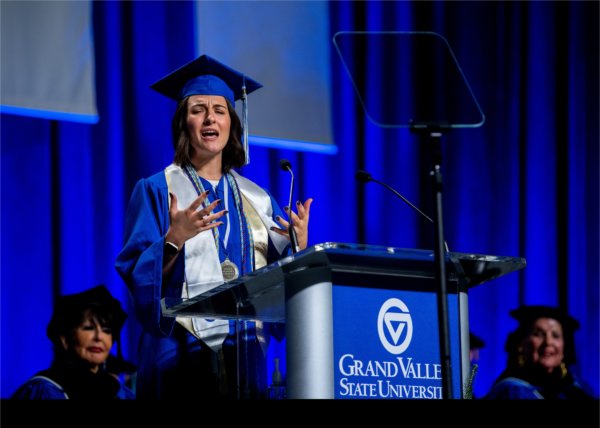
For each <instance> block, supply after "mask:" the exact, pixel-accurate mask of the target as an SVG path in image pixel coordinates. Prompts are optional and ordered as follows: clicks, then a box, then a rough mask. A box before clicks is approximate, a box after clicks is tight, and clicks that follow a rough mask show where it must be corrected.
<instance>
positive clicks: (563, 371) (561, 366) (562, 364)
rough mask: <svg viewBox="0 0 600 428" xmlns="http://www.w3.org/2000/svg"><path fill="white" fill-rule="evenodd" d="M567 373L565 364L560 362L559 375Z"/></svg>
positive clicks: (563, 375)
mask: <svg viewBox="0 0 600 428" xmlns="http://www.w3.org/2000/svg"><path fill="white" fill-rule="evenodd" d="M566 375H567V365H566V364H565V363H564V362H562V363H560V377H565V376H566Z"/></svg>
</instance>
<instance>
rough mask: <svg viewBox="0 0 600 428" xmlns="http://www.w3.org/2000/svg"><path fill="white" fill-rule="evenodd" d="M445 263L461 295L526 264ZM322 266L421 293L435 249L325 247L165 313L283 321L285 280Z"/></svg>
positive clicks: (451, 259)
mask: <svg viewBox="0 0 600 428" xmlns="http://www.w3.org/2000/svg"><path fill="white" fill-rule="evenodd" d="M446 263H447V275H448V280H449V283H450V287H454V288H455V290H456V287H460V288H461V289H464V290H465V291H466V290H467V289H468V288H471V287H474V286H476V285H479V284H482V283H484V282H487V281H491V280H493V279H495V278H498V277H501V276H503V275H506V274H508V273H510V272H513V271H517V270H519V269H522V268H524V267H525V264H526V262H525V259H523V258H521V257H507V256H493V255H483V254H468V253H457V252H450V253H447V254H446ZM323 267H326V268H328V269H330V270H331V271H332V273H333V274H334V276H335V278H334V280H336V279H337V281H335V282H336V283H343V282H347V281H346V278H348V277H352V278H353V279H352V280H351V282H353V283H355V282H356V280H355V279H354V277H355V276H358V277H359V278H360V277H365V276H376V277H379V278H380V279H381V282H380V283H379V285H380V286H382V287H384V288H395V287H398V288H401V287H402V286H403V283H404V282H410V284H411V285H410V286H411V288H414V287H419V285H418V284H421V286H422V288H423V289H432V286H433V285H434V281H433V280H434V279H435V276H434V272H435V269H434V252H433V250H420V249H407V248H395V247H384V246H375V245H360V244H347V243H335V242H326V243H322V244H318V245H314V246H312V247H309V248H307V249H305V250H304V251H301V252H299V253H296V254H295V255H292V256H288V257H285V258H283V259H281V260H279V261H277V262H275V263H272V264H270V265H268V266H265V267H264V268H262V269H258V270H256V271H254V272H252V273H250V274H248V275H246V276H243V277H241V278H238V279H237V280H234V281H230V282H226V283H223V284H222V285H220V286H217V287H215V288H213V289H212V290H209V291H208V292H206V293H204V294H202V295H199V296H196V297H193V298H190V299H182V298H164V299H163V300H162V310H163V314H164V315H165V316H171V317H176V316H184V317H185V316H203V317H210V318H215V319H242V320H243V319H245V320H261V321H267V322H285V293H284V282H285V278H286V275H289V274H293V273H294V272H298V271H300V270H303V269H307V268H310V269H317V268H323ZM432 291H434V290H432ZM449 291H450V292H451V290H449ZM454 292H456V291H454Z"/></svg>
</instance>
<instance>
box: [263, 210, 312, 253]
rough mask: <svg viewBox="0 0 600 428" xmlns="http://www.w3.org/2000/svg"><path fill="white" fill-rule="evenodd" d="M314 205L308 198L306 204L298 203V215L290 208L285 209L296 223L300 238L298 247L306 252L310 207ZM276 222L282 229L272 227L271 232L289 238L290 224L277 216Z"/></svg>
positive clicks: (295, 227) (295, 228)
mask: <svg viewBox="0 0 600 428" xmlns="http://www.w3.org/2000/svg"><path fill="white" fill-rule="evenodd" d="M312 203H313V199H312V198H308V199H307V200H306V201H305V202H304V204H302V203H301V202H300V201H297V202H296V209H297V210H298V213H297V214H296V213H295V212H294V211H290V207H285V208H284V210H285V212H286V213H287V214H288V216H291V219H292V222H293V223H294V230H295V231H296V236H297V237H298V247H300V249H301V250H304V249H305V248H306V246H307V245H308V220H309V217H310V205H311V204H312ZM275 220H277V222H278V223H279V224H280V225H281V226H282V228H281V229H278V228H276V227H272V228H271V230H272V231H274V232H277V233H278V234H280V235H282V236H287V237H288V238H289V234H288V227H289V225H290V224H289V222H288V221H286V220H285V219H283V218H282V217H279V216H277V217H276V218H275Z"/></svg>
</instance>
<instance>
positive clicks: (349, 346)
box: [333, 285, 461, 399]
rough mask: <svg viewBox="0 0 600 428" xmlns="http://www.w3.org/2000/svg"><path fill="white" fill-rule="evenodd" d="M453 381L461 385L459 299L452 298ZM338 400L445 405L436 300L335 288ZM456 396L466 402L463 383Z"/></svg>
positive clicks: (401, 292) (421, 294)
mask: <svg viewBox="0 0 600 428" xmlns="http://www.w3.org/2000/svg"><path fill="white" fill-rule="evenodd" d="M448 311H449V318H450V325H449V329H450V337H451V341H450V346H451V356H456V358H452V361H451V367H452V376H453V378H454V379H456V380H459V379H461V365H460V359H459V358H458V356H460V334H459V324H458V323H459V321H458V320H459V317H458V298H457V296H456V295H455V294H450V295H448ZM333 326H334V328H333V331H334V334H333V353H334V364H335V367H334V379H335V398H347V399H357V398H359V399H365V398H370V399H441V398H442V369H441V363H440V351H439V334H438V322H437V306H436V295H435V293H431V292H419V291H407V290H390V289H377V288H364V287H355V286H348V285H344V286H336V285H334V286H333ZM453 384H454V385H455V388H454V391H453V393H454V394H455V396H457V397H459V396H460V392H461V391H460V382H453Z"/></svg>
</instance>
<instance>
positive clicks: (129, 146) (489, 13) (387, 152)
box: [0, 1, 600, 398]
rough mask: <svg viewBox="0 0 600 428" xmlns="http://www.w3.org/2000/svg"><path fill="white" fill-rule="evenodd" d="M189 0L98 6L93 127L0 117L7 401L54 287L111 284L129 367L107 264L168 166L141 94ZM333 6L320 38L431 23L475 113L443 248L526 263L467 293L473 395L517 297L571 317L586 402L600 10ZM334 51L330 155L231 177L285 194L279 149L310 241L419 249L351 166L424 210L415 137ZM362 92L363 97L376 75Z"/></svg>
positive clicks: (164, 108) (127, 334)
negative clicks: (396, 124) (479, 113)
mask: <svg viewBox="0 0 600 428" xmlns="http://www.w3.org/2000/svg"><path fill="white" fill-rule="evenodd" d="M193 7H194V6H193V3H192V2H171V1H153V2H143V1H140V2H94V25H95V28H94V31H95V48H96V80H97V83H96V84H97V99H98V103H99V105H98V108H99V115H100V122H99V123H98V124H96V125H87V124H73V123H68V122H56V121H48V120H42V119H32V118H25V117H18V116H11V115H6V114H5V115H2V116H1V121H2V126H1V141H2V147H1V148H2V157H1V162H2V163H1V174H2V176H1V179H2V180H1V186H2V189H1V190H2V192H1V198H2V200H1V203H2V218H1V232H2V240H1V267H2V269H1V281H2V288H1V305H2V306H1V312H2V315H1V317H2V319H1V337H2V339H1V340H2V346H1V353H2V354H1V361H2V374H1V391H0V392H1V397H2V398H6V397H8V396H10V394H12V392H14V390H15V389H16V388H17V386H18V385H19V384H21V383H22V382H24V381H25V380H26V379H27V378H28V377H29V376H31V375H33V374H34V373H35V372H36V371H39V370H41V369H43V368H45V367H47V366H48V365H49V363H50V359H51V349H50V342H49V340H48V339H47V338H46V337H45V328H46V324H47V322H48V320H49V318H50V314H51V308H52V302H53V297H54V296H56V295H57V294H62V293H71V292H76V291H80V290H82V289H85V288H89V287H91V286H93V285H96V284H99V283H104V284H106V285H107V286H108V287H109V289H110V290H111V292H112V293H113V294H114V295H115V296H116V297H118V298H119V299H120V300H121V301H122V302H123V303H124V305H125V307H126V308H127V312H128V313H129V314H130V317H129V320H128V322H127V323H126V325H125V330H124V331H123V333H122V335H123V344H122V351H123V353H124V355H125V357H126V358H127V359H130V360H133V361H135V358H136V355H135V354H136V346H137V340H138V334H139V326H138V325H137V323H136V321H135V320H134V316H133V308H132V306H131V299H130V297H129V295H128V292H127V291H126V289H125V286H124V284H123V283H122V281H121V280H120V278H119V277H118V275H117V273H116V271H115V269H114V259H115V257H116V255H117V253H118V251H119V250H120V248H121V245H122V230H123V218H124V211H125V206H126V203H127V200H128V198H129V196H130V194H131V190H132V189H133V185H134V183H135V182H136V181H137V180H138V179H139V178H141V177H143V176H149V175H150V174H152V173H154V172H155V171H158V170H160V169H162V168H163V167H164V166H165V165H167V164H169V163H170V162H171V160H172V153H173V150H172V146H171V138H170V120H171V116H172V113H173V110H174V104H173V103H172V101H170V100H167V99H165V98H164V97H162V96H160V95H158V94H156V93H154V92H153V91H151V90H150V89H149V88H148V86H149V85H150V84H151V83H153V82H154V81H155V80H156V79H157V78H158V77H160V76H163V75H164V74H165V73H166V72H168V71H170V70H172V69H173V68H174V67H176V66H178V65H180V64H183V63H184V62H186V61H188V60H189V59H190V58H192V57H193V56H194V52H195V49H194V38H195V29H194V25H195V24H194V21H193V16H194V13H193ZM329 9H330V33H331V35H332V36H333V34H334V33H336V32H337V31H342V30H363V31H364V30H370V31H382V30H395V31H416V30H421V31H425V30H426V31H435V32H438V33H440V34H442V35H444V36H445V37H446V38H447V39H448V41H449V43H450V45H451V46H452V48H453V50H454V53H455V55H456V57H457V59H458V61H459V62H460V64H461V66H462V68H463V71H464V73H465V75H466V77H467V78H468V80H469V82H470V84H471V87H472V89H473V92H474V93H475V95H476V96H477V99H478V101H479V103H480V104H481V106H482V108H483V110H484V112H485V114H486V122H485V124H484V125H483V126H482V127H481V128H477V129H464V130H453V131H452V132H450V133H448V134H446V135H444V137H443V138H442V149H443V163H442V172H443V179H444V193H443V203H444V206H443V208H444V230H445V237H446V240H447V242H448V245H449V246H450V249H451V250H452V251H459V252H467V253H481V254H493V255H505V256H518V257H524V258H526V259H527V267H526V268H525V269H524V270H523V271H520V272H518V273H513V274H509V275H507V276H505V277H502V278H500V279H497V280H494V281H492V282H489V283H486V284H483V285H480V286H477V287H475V288H473V289H472V290H471V291H470V293H469V312H470V323H471V329H472V331H473V332H475V333H476V334H477V335H478V336H480V337H482V338H483V339H484V341H485V342H486V346H485V347H484V348H483V349H482V351H481V358H480V369H479V373H478V375H477V377H476V379H475V395H476V396H483V395H484V394H485V393H486V392H487V391H488V390H489V387H490V386H491V384H492V382H493V380H494V379H495V377H496V376H497V375H498V374H499V373H500V371H501V370H502V368H503V367H504V364H505V361H506V354H505V353H504V351H503V346H504V340H505V338H506V336H507V334H508V333H509V332H510V331H511V330H513V329H514V328H515V327H516V323H515V322H514V321H513V320H512V319H510V318H509V316H508V311H509V310H511V309H514V308H515V307H517V306H518V305H519V304H523V303H526V304H548V305H560V306H563V307H564V308H566V309H568V310H569V312H570V313H571V314H572V315H573V316H574V317H576V318H577V319H578V320H579V321H580V322H581V325H582V326H581V329H580V330H579V331H578V332H577V333H576V347H577V351H578V352H577V359H578V361H577V367H576V372H577V375H578V376H579V377H580V378H581V379H582V380H583V381H585V382H587V383H588V384H589V385H590V386H591V387H592V389H593V390H594V391H595V393H596V394H597V395H598V393H599V371H598V369H599V360H598V349H600V344H599V337H598V336H599V325H600V320H599V311H598V305H599V299H600V296H599V293H598V290H599V285H600V284H599V270H598V260H599V251H598V236H599V230H598V223H599V221H598V219H599V212H598V192H599V189H598V182H599V180H598V164H599V156H598V141H599V135H598V117H599V109H598V89H599V88H598V75H599V74H598V71H599V70H598V52H599V49H598V39H599V34H598V27H599V26H598V3H597V2H471V1H468V2H467V1H465V2H408V1H399V2H390V1H386V2H377V1H371V2H331V3H330V8H329ZM307 28H310V26H307ZM274 37H278V35H274ZM324 43H329V41H324ZM331 55H332V57H331V64H332V69H331V73H332V79H331V80H332V84H333V87H332V91H333V100H334V103H333V112H332V117H333V120H334V137H335V142H336V144H337V146H338V148H339V150H338V153H337V154H336V155H335V156H330V155H322V154H315V153H299V152H294V151H291V150H275V149H269V148H264V147H251V150H252V154H251V160H252V163H251V164H250V165H249V166H248V167H245V168H244V169H242V171H241V172H242V173H243V174H244V175H246V176H248V177H249V178H250V179H252V180H254V181H256V182H258V183H260V184H261V185H263V186H264V187H266V188H268V189H269V190H270V191H271V193H272V194H273V196H274V197H275V199H277V200H278V201H279V202H280V204H281V205H282V206H283V205H287V198H288V193H287V192H288V189H289V174H288V173H286V172H283V171H281V170H280V169H279V167H278V161H279V159H281V158H287V159H289V160H290V161H291V163H292V166H293V168H294V172H295V175H296V184H297V187H296V191H295V195H294V200H296V199H302V200H304V199H306V198H307V197H313V198H314V199H315V202H314V204H313V206H312V211H311V223H310V242H309V243H310V244H316V243H319V242H326V241H339V242H356V243H367V244H376V245H390V246H396V247H410V248H432V247H433V230H432V227H431V225H430V224H429V223H427V222H426V221H425V220H424V219H423V218H421V217H419V216H418V215H417V214H416V213H415V212H414V211H412V210H411V209H410V208H409V207H407V206H406V205H405V204H404V203H403V202H402V201H400V200H398V199H396V198H395V197H393V196H392V195H391V193H389V192H388V191H387V190H385V189H383V188H381V187H380V186H377V185H376V184H374V183H370V184H367V185H362V184H360V183H357V182H356V180H355V178H354V174H355V171H356V170H357V169H365V170H367V171H369V172H370V173H371V174H372V175H373V176H374V177H376V178H378V179H380V180H382V181H385V182H387V183H389V184H391V185H392V186H394V187H395V188H397V190H398V191H400V192H401V193H402V194H403V195H404V196H405V197H407V198H408V199H410V200H411V201H412V202H413V203H414V204H415V205H417V206H419V207H420V208H421V209H422V210H423V211H425V212H426V213H428V214H429V215H430V216H431V215H432V212H433V201H432V194H431V192H432V191H431V183H430V179H429V169H428V168H429V162H430V160H429V159H430V156H429V152H428V150H427V147H426V146H425V144H424V142H423V141H421V140H420V139H419V137H418V136H417V135H414V134H410V133H409V132H408V131H406V130H398V129H396V130H394V129H381V128H379V127H377V126H375V125H374V124H373V123H371V122H369V121H368V120H367V118H366V115H365V112H364V111H363V110H362V107H361V105H360V103H359V102H358V99H357V96H356V94H355V91H354V88H353V86H352V84H351V83H350V81H349V79H348V78H347V75H346V71H345V70H344V69H343V67H342V65H341V63H340V60H339V58H338V57H337V54H336V53H335V52H334V50H333V49H332V53H331ZM377 58H378V53H377V52H369V53H368V55H367V58H366V63H365V69H368V70H373V67H375V69H376V67H377V66H378V63H377ZM263 83H264V84H266V85H267V84H268V82H263ZM366 84H367V85H368V86H367V87H368V88H369V89H370V90H373V91H375V90H377V89H378V88H380V87H381V85H382V84H383V82H380V81H377V80H376V79H368V80H367V82H366ZM407 87H408V88H410V85H407ZM407 94H408V96H412V97H418V94H412V93H411V92H410V90H409V89H407ZM396 102H398V100H384V103H386V105H382V106H381V108H386V107H388V108H389V107H390V106H392V107H393V105H394V103H396ZM299 115H300V117H301V112H299ZM300 120H301V119H300ZM250 121H251V113H250ZM250 127H251V122H250ZM432 316H435V314H432Z"/></svg>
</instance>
